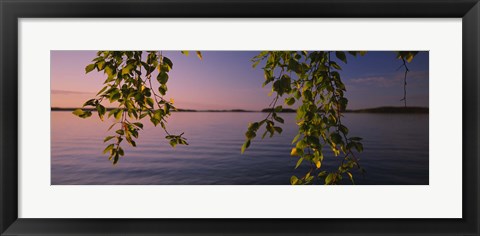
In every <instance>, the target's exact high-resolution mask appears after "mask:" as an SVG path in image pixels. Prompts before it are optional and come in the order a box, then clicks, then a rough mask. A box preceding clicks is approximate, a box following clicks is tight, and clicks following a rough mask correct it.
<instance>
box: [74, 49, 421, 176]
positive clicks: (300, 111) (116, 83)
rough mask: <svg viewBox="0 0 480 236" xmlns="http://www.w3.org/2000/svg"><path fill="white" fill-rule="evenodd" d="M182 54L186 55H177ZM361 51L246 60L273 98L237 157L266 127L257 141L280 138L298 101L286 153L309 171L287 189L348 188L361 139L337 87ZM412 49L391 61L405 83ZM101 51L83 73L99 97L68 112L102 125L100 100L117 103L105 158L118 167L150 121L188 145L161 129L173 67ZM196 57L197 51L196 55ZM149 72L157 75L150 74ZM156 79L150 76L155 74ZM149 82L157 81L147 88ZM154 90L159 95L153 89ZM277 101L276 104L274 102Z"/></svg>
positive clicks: (155, 58)
mask: <svg viewBox="0 0 480 236" xmlns="http://www.w3.org/2000/svg"><path fill="white" fill-rule="evenodd" d="M182 53H183V54H185V55H188V54H189V53H188V51H182ZM365 53H366V52H365V51H346V52H344V51H333V52H332V51H312V52H309V51H263V52H261V53H260V54H258V55H257V56H256V57H254V58H253V59H252V62H253V67H257V66H258V65H259V64H260V63H263V64H264V67H263V68H262V69H263V72H264V77H265V81H264V83H263V86H267V85H269V84H271V87H272V92H271V93H272V94H275V96H274V99H273V100H272V102H271V104H270V106H269V107H270V108H269V109H268V110H267V111H268V112H269V113H268V115H267V116H266V117H265V119H262V120H260V121H257V122H253V123H250V124H249V126H248V129H247V132H246V133H245V137H246V140H245V142H244V144H243V146H242V147H241V152H242V153H243V152H245V150H246V149H247V148H248V147H249V146H250V145H251V142H252V140H253V139H254V138H255V137H256V136H257V132H258V131H259V130H260V129H261V128H264V129H265V131H264V133H263V134H262V139H263V138H264V137H266V136H267V135H268V136H269V137H272V136H274V135H275V134H276V133H278V134H281V133H282V131H283V130H282V128H281V127H280V126H279V125H278V124H282V123H284V119H283V118H282V117H281V116H280V115H279V113H280V112H282V110H283V109H288V108H284V106H293V105H295V104H297V106H298V108H297V111H296V114H297V116H296V124H297V126H298V134H297V136H295V138H294V139H293V140H292V144H293V145H294V147H293V148H292V150H291V152H290V155H291V156H295V157H297V158H298V159H297V164H296V166H295V168H298V167H299V166H300V165H302V164H307V165H308V166H309V170H308V172H307V173H305V174H304V175H303V176H298V177H297V176H292V177H291V179H290V182H291V184H293V185H297V184H315V183H324V184H339V183H341V181H342V179H344V178H348V179H349V180H350V181H351V182H352V183H354V177H353V174H352V171H353V170H355V169H356V170H358V171H360V172H362V173H363V172H364V169H363V168H362V167H361V166H360V163H359V158H357V156H356V153H359V152H362V151H363V144H362V142H361V141H362V138H360V137H355V136H350V134H349V129H348V127H346V126H345V125H344V124H342V116H343V115H342V113H343V112H344V111H345V110H346V108H347V105H348V99H347V98H346V97H345V96H344V95H345V91H346V88H345V84H344V83H343V82H342V78H341V70H342V64H346V63H347V55H348V54H350V55H352V56H354V57H357V55H360V56H363V55H365ZM417 53H418V52H414V51H399V52H396V54H397V58H398V59H401V60H402V62H403V65H402V66H403V67H404V68H405V78H404V80H405V87H404V89H405V92H404V99H402V100H404V101H405V106H406V79H407V74H408V71H409V70H408V67H407V64H406V63H407V62H410V61H411V60H412V59H413V58H414V57H415V56H416V55H417ZM142 54H143V52H142V51H99V52H98V53H97V57H96V58H95V59H93V63H92V64H89V65H87V66H86V68H85V72H86V73H89V72H91V71H93V70H95V69H96V70H97V71H103V72H104V74H105V75H106V77H107V78H106V80H105V81H104V85H105V86H104V87H103V88H102V89H101V90H100V91H99V92H98V93H97V96H96V97H95V98H93V99H90V100H88V101H87V102H85V104H84V105H83V108H82V109H77V110H75V111H74V112H73V114H74V115H76V116H79V117H81V118H88V117H90V116H92V112H91V111H90V110H91V109H92V108H93V109H94V110H96V111H97V113H98V116H99V117H100V119H101V120H103V119H104V116H105V115H106V114H107V109H106V108H105V107H104V105H102V102H103V101H108V102H109V103H111V104H116V107H115V108H113V109H111V110H109V111H108V117H114V118H115V122H114V123H113V124H112V125H111V126H110V128H109V130H111V129H112V128H113V127H117V128H116V130H115V133H114V134H113V135H112V136H107V137H106V138H105V139H104V142H110V143H109V144H108V145H107V146H106V148H105V149H104V153H108V155H109V159H110V160H112V161H113V164H116V163H117V162H118V160H119V157H120V156H123V155H124V150H123V149H122V147H121V146H120V144H121V143H122V141H123V140H126V141H127V142H128V143H129V144H130V145H131V146H136V143H135V141H134V139H136V138H138V131H139V130H140V129H143V123H141V122H139V121H141V120H142V119H144V118H146V117H147V118H148V119H149V120H150V121H151V122H152V123H153V124H154V125H155V126H157V125H158V124H160V126H161V127H162V128H163V130H164V131H165V133H166V136H165V138H166V139H168V140H169V143H170V145H171V146H172V147H175V146H176V145H178V144H181V145H188V143H187V141H186V138H184V137H183V136H182V135H183V133H182V134H180V135H172V134H170V133H169V132H168V130H167V127H166V119H167V118H168V117H169V116H170V114H171V113H170V112H171V111H173V110H175V109H176V108H175V107H174V105H173V101H167V100H166V99H165V98H164V96H165V94H166V92H167V90H168V87H167V82H168V79H169V72H170V71H171V70H172V68H173V62H172V61H171V60H170V59H169V58H167V57H165V56H163V55H162V53H161V52H158V51H147V52H146V55H142ZM196 54H197V56H198V57H199V58H200V59H202V54H201V52H198V51H197V52H196ZM155 71H158V73H157V72H155ZM154 74H156V75H155V76H154ZM152 77H154V78H156V80H157V81H158V83H159V86H158V87H154V86H153V85H152ZM157 91H158V92H157ZM280 103H281V104H280ZM328 151H331V152H332V153H333V155H334V156H335V157H337V159H338V166H334V167H329V168H327V167H325V165H323V160H324V156H325V154H326V152H328Z"/></svg>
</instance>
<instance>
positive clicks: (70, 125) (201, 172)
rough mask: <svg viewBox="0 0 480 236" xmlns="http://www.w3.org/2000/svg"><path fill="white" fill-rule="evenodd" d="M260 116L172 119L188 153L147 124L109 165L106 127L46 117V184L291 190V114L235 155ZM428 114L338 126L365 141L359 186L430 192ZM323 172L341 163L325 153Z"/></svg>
mask: <svg viewBox="0 0 480 236" xmlns="http://www.w3.org/2000/svg"><path fill="white" fill-rule="evenodd" d="M265 116H266V113H261V112H176V113H173V114H172V116H171V117H170V118H169V119H168V128H169V131H170V133H172V134H174V133H176V134H179V133H181V132H185V134H184V137H186V138H187V139H188V142H189V144H190V145H188V146H182V145H180V146H177V147H176V148H172V147H171V146H170V145H169V144H168V140H166V139H165V138H164V137H165V134H164V131H163V130H162V129H161V128H160V127H154V126H153V125H152V124H151V123H150V121H149V120H148V119H145V121H144V122H143V123H144V125H145V127H144V130H141V131H140V132H139V135H140V137H139V139H138V140H137V147H136V148H134V147H130V146H129V145H128V144H127V143H126V142H124V143H123V144H124V145H123V147H124V149H125V156H124V157H123V158H122V157H121V158H120V161H119V162H118V164H117V165H115V166H114V165H112V163H111V162H110V161H109V160H108V156H107V155H104V154H102V151H103V149H104V148H105V146H106V144H104V143H103V139H104V138H105V137H106V136H108V135H111V134H112V133H113V132H112V131H107V129H108V127H109V126H110V124H111V122H110V121H108V120H107V121H105V122H101V121H100V120H99V118H98V116H97V115H96V113H94V114H93V115H92V117H91V118H89V119H80V118H78V117H76V116H74V115H72V114H71V112H69V111H52V112H51V122H52V123H51V124H52V126H51V127H52V128H51V132H52V133H51V135H52V140H51V148H52V149H51V150H52V157H51V184H53V185H118V184H121V185H219V184H220V185H289V184H290V177H291V176H292V175H294V174H297V175H300V174H305V173H306V169H305V168H306V165H305V163H306V162H305V163H304V166H305V167H303V168H302V166H301V167H300V168H299V169H297V170H294V166H295V164H296V161H297V157H291V156H290V150H291V148H292V144H291V141H292V139H293V137H295V135H296V132H297V126H296V124H295V113H283V114H281V117H283V118H284V119H285V124H283V125H281V127H282V128H283V133H282V134H281V135H275V136H274V137H273V138H265V139H263V140H262V139H261V134H262V133H263V132H262V133H260V132H259V135H258V136H257V138H256V139H255V140H254V141H253V142H252V145H251V146H250V148H249V149H248V150H247V151H246V152H245V153H244V154H243V155H242V154H240V148H241V146H242V144H243V142H244V133H245V131H246V129H247V126H248V123H249V122H254V121H259V120H261V119H263V118H264V117H265ZM428 120H429V119H428V114H371V113H347V114H345V117H344V118H343V120H342V122H343V123H344V124H345V125H346V126H347V127H349V129H350V132H349V135H350V136H359V137H362V138H363V141H362V142H363V146H364V152H362V153H360V154H358V155H357V156H358V157H360V159H361V160H360V164H361V165H362V167H363V168H364V169H365V170H366V173H365V175H364V176H362V175H361V174H360V173H359V172H356V171H354V172H353V174H354V177H355V183H356V184H363V185H412V184H414V185H425V184H426V185H428V183H429V144H428V140H429V136H428ZM326 153H327V155H325V159H324V162H323V163H322V168H329V167H330V168H331V167H334V166H335V165H338V163H339V162H340V161H341V160H340V158H339V157H334V156H333V155H332V154H331V153H330V152H326Z"/></svg>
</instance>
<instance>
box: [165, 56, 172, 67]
mask: <svg viewBox="0 0 480 236" xmlns="http://www.w3.org/2000/svg"><path fill="white" fill-rule="evenodd" d="M163 63H165V64H167V65H168V66H169V67H170V68H169V69H170V70H171V69H173V62H172V61H171V60H170V59H169V58H168V57H163Z"/></svg>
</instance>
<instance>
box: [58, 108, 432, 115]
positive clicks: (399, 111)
mask: <svg viewBox="0 0 480 236" xmlns="http://www.w3.org/2000/svg"><path fill="white" fill-rule="evenodd" d="M75 109H78V108H63V107H52V108H51V111H74V110H75ZM112 109H114V108H107V111H108V110H112ZM85 110H89V111H95V109H85ZM271 110H272V109H271V108H265V109H263V110H261V111H252V110H243V109H231V110H194V109H177V110H176V111H173V112H270V111H271ZM294 112H296V110H294V109H290V108H284V109H283V110H282V111H281V112H279V113H294ZM344 113H383V114H428V113H429V108H428V107H375V108H364V109H356V110H346V111H344Z"/></svg>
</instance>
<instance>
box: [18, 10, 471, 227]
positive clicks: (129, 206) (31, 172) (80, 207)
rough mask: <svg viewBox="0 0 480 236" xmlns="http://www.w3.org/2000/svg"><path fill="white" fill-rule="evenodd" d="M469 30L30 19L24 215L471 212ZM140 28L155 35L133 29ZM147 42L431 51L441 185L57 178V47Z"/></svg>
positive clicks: (433, 137)
mask: <svg viewBox="0 0 480 236" xmlns="http://www.w3.org/2000/svg"><path fill="white" fill-rule="evenodd" d="M461 26H462V22H461V19H348V20H347V19H128V20H127V19H122V20H118V19H21V20H20V21H19V45H20V48H19V66H20V67H19V94H20V95H19V96H20V97H19V106H20V107H19V117H20V118H19V119H20V120H19V134H20V135H19V168H20V169H19V217H21V218H37V217H38V218H51V217H59V218H80V217H89V218H104V217H110V218H187V217H188V218H190V217H194V218H196V217H205V218H211V217H240V218H243V217H253V218H264V217H268V218H296V217H300V218H302V217H306V218H370V217H374V218H424V217H427V218H461V216H462V210H461V207H462V185H461V183H462V178H461V176H462V165H461V164H462V153H461V152H462V145H461V144H462V116H461V114H462V96H461V94H462V72H461V71H462V67H461V65H462V57H461V56H462V54H461V49H462V44H461V40H462V37H461V33H462V30H461ZM129 29H135V31H136V32H144V33H142V36H141V37H129V35H131V34H128V33H122V32H128V30H129ZM301 34H306V35H307V36H303V35H302V36H301ZM327 34H328V37H326V35H327ZM120 35H123V36H122V37H119V36H120ZM147 49H149V50H152V49H158V50H429V51H430V73H429V74H430V83H429V84H430V185H428V186H50V87H49V85H50V50H147ZM447 52H448V53H447ZM445 55H447V57H445ZM32 101H34V104H35V105H34V106H32ZM446 110H448V112H445V111H446ZM29 114H35V117H36V118H35V122H31V120H29V117H31V115H29ZM307 199H310V200H308V202H309V203H307V201H306V200H307ZM311 199H316V201H315V202H312V201H311Z"/></svg>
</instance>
